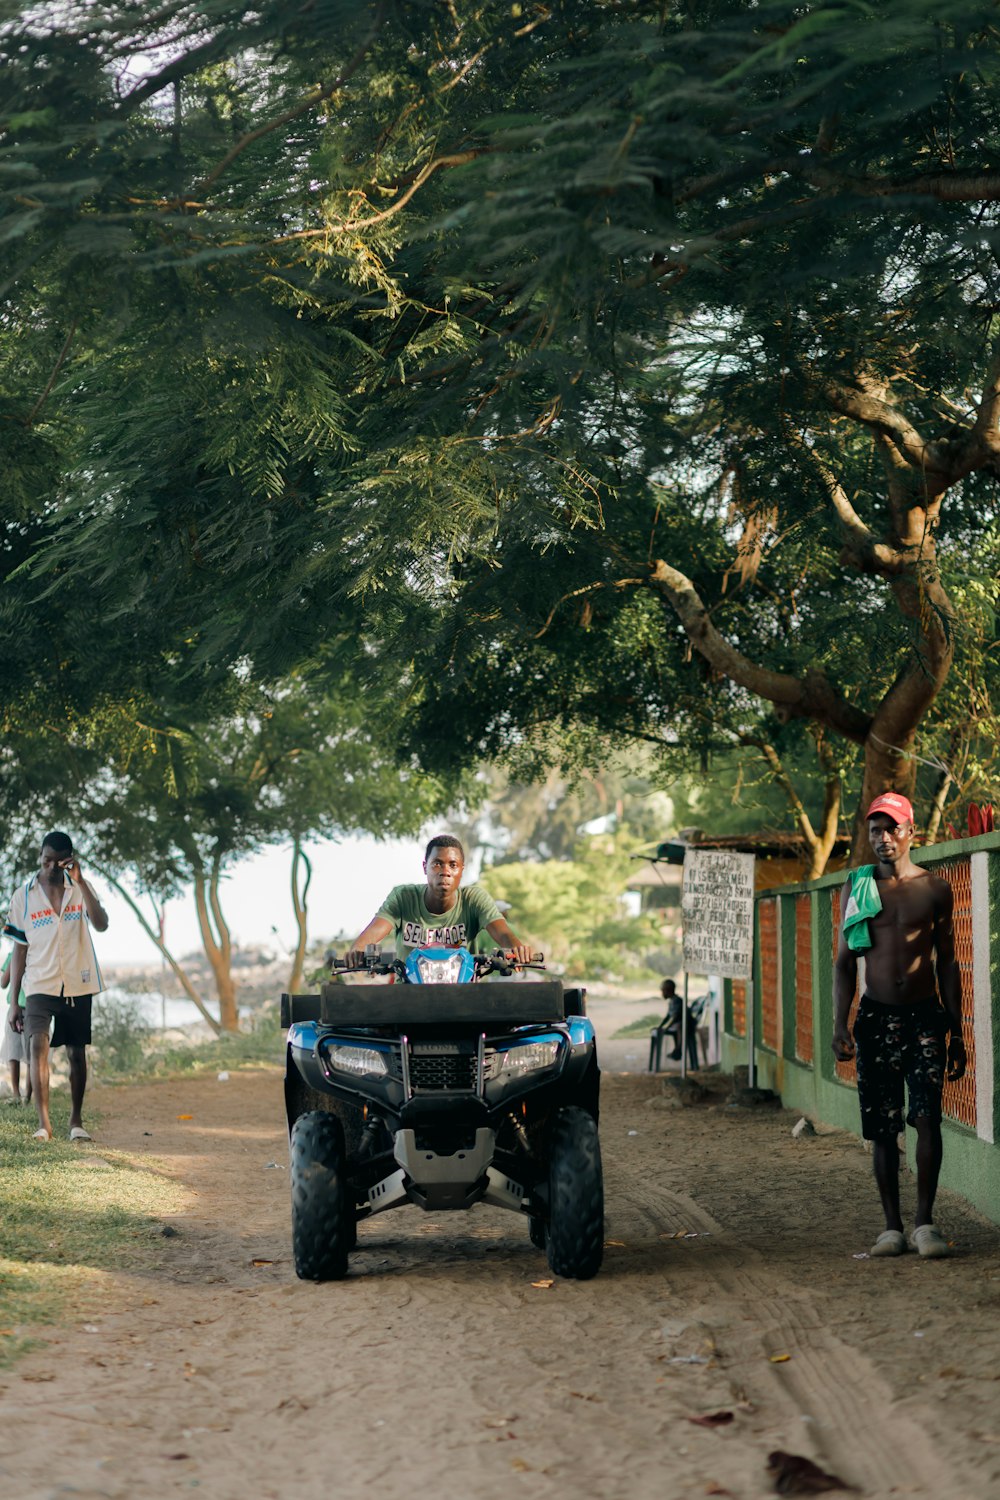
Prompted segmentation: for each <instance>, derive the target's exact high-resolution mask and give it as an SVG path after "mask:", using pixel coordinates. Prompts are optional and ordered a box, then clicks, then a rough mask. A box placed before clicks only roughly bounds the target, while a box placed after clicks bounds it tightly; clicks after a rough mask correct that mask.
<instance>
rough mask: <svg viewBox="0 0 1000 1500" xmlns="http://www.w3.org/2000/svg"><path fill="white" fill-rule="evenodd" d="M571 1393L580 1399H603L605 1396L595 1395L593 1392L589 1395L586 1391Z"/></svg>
mask: <svg viewBox="0 0 1000 1500" xmlns="http://www.w3.org/2000/svg"><path fill="white" fill-rule="evenodd" d="M570 1395H571V1396H576V1398H577V1400H578V1401H603V1400H604V1397H603V1396H595V1395H593V1394H592V1393H591V1394H590V1395H588V1394H587V1392H586V1391H570Z"/></svg>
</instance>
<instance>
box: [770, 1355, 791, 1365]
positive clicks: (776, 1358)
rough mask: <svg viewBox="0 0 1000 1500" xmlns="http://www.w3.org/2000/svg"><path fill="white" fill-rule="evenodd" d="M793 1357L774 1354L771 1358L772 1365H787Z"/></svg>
mask: <svg viewBox="0 0 1000 1500" xmlns="http://www.w3.org/2000/svg"><path fill="white" fill-rule="evenodd" d="M791 1357H792V1356H791V1355H790V1354H772V1355H770V1356H769V1358H770V1361H771V1364H772V1365H783V1364H787V1362H788V1360H790V1359H791Z"/></svg>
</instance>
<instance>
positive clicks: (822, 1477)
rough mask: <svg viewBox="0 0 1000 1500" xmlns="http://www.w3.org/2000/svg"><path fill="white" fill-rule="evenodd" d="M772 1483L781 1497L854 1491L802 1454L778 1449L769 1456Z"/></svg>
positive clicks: (852, 1487) (850, 1486)
mask: <svg viewBox="0 0 1000 1500" xmlns="http://www.w3.org/2000/svg"><path fill="white" fill-rule="evenodd" d="M767 1467H768V1472H769V1473H770V1475H771V1483H772V1484H773V1486H774V1488H775V1490H776V1491H777V1493H778V1494H779V1495H819V1494H823V1493H824V1492H825V1491H827V1490H853V1489H854V1485H853V1484H847V1483H845V1481H844V1480H843V1479H840V1478H838V1476H837V1475H836V1474H827V1473H826V1471H825V1470H824V1469H821V1468H819V1467H818V1466H817V1465H816V1464H814V1463H813V1461H812V1459H811V1458H803V1457H802V1455H801V1454H800V1453H782V1452H781V1450H780V1449H776V1450H775V1451H774V1452H773V1453H769V1454H768V1455H767Z"/></svg>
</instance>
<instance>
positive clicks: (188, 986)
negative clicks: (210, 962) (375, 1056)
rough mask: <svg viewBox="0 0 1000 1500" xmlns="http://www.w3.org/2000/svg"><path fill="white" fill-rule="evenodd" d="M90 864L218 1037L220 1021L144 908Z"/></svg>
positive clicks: (113, 880) (104, 871)
mask: <svg viewBox="0 0 1000 1500" xmlns="http://www.w3.org/2000/svg"><path fill="white" fill-rule="evenodd" d="M90 863H91V864H92V865H94V869H95V870H100V873H101V874H102V875H103V877H104V879H105V880H106V881H107V882H108V884H109V885H113V886H114V888H115V890H116V891H117V892H118V894H119V896H121V898H122V900H123V901H125V902H126V903H127V904H128V905H129V906H130V907H131V909H132V911H133V912H134V913H135V915H136V917H137V918H138V919H139V923H140V925H141V926H142V929H143V931H144V932H145V933H146V936H147V937H148V938H149V939H150V940H151V941H152V942H153V943H155V945H156V947H157V948H158V949H159V950H160V953H161V954H162V955H163V957H164V959H165V960H166V962H167V963H168V964H169V965H170V968H171V970H172V971H173V973H174V975H175V977H176V979H177V981H178V983H179V984H180V986H181V988H182V989H183V991H184V993H185V994H186V995H187V997H188V999H189V1000H190V1001H191V1002H192V1003H193V1004H194V1005H196V1006H197V1007H198V1010H199V1012H200V1013H201V1015H202V1017H203V1018H204V1020H206V1021H207V1022H208V1024H209V1026H211V1028H212V1030H213V1031H214V1032H215V1034H216V1036H218V1035H219V1032H220V1030H221V1029H222V1028H221V1027H220V1026H219V1023H218V1021H217V1020H216V1019H215V1017H214V1016H213V1015H212V1012H211V1011H210V1010H209V1009H208V1007H207V1006H206V1004H205V1002H204V1000H203V999H202V998H201V996H200V995H199V994H198V991H197V990H196V989H195V987H194V985H193V984H192V983H191V980H190V978H189V977H188V975H187V974H186V973H185V972H184V970H183V969H182V968H181V966H180V964H179V963H178V962H177V960H176V958H174V956H173V954H172V953H171V952H170V949H169V948H168V947H167V945H166V943H165V942H164V941H163V939H162V938H161V937H160V935H159V933H158V932H156V931H154V929H153V928H152V927H151V926H150V924H149V922H148V921H147V920H146V915H145V913H144V912H143V910H142V908H141V907H140V906H139V905H138V903H137V902H136V901H135V900H134V899H133V897H132V896H131V895H130V894H129V892H128V891H127V890H126V889H125V887H124V886H123V885H122V884H121V882H120V881H118V880H116V879H115V877H114V876H113V875H111V874H109V873H108V871H107V870H103V869H101V866H100V865H97V864H94V862H93V860H91V861H90Z"/></svg>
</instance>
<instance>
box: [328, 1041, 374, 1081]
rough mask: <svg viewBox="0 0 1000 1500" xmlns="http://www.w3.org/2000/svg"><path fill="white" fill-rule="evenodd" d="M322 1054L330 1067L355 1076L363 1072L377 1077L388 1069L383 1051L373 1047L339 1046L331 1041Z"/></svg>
mask: <svg viewBox="0 0 1000 1500" xmlns="http://www.w3.org/2000/svg"><path fill="white" fill-rule="evenodd" d="M324 1056H325V1057H326V1060H327V1062H328V1064H329V1065H330V1067H331V1068H336V1069H337V1071H338V1072H340V1073H353V1074H354V1075H355V1076H356V1077H360V1076H361V1075H362V1074H364V1073H367V1074H374V1075H375V1076H376V1077H378V1076H380V1075H382V1074H384V1073H388V1071H389V1064H388V1063H387V1062H386V1057H385V1053H384V1052H378V1051H376V1049H375V1048H374V1047H341V1046H338V1045H337V1044H336V1043H333V1044H332V1045H331V1046H329V1047H327V1048H325V1050H324Z"/></svg>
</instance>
